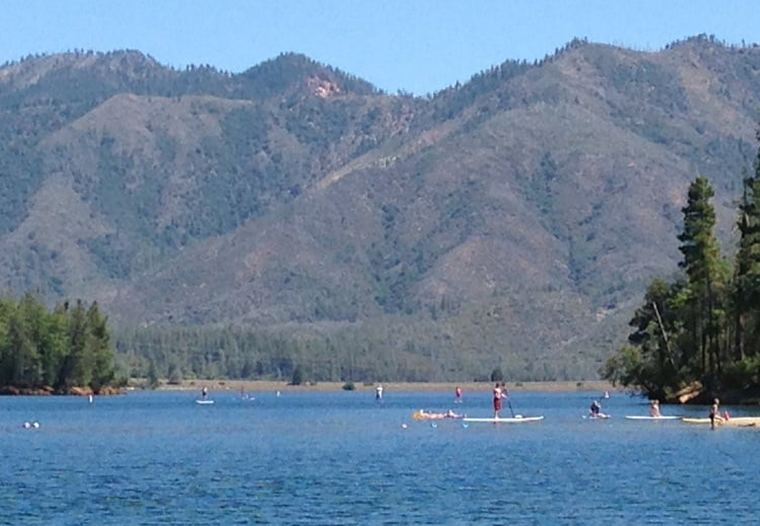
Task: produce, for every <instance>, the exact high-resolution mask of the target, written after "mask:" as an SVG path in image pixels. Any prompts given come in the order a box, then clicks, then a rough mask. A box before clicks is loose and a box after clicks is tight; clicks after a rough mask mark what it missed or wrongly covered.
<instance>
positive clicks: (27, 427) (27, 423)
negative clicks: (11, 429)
mask: <svg viewBox="0 0 760 526" xmlns="http://www.w3.org/2000/svg"><path fill="white" fill-rule="evenodd" d="M21 427H23V428H24V429H30V428H31V427H32V424H31V423H29V422H24V423H23V425H22V426H21Z"/></svg>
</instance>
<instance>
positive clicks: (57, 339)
mask: <svg viewBox="0 0 760 526" xmlns="http://www.w3.org/2000/svg"><path fill="white" fill-rule="evenodd" d="M113 356H114V355H113V350H112V348H111V343H110V333H109V330H108V325H107V320H106V317H105V316H104V315H103V314H102V313H101V312H100V309H99V308H98V304H97V303H92V304H91V305H90V306H89V307H85V305H84V304H83V303H82V302H81V301H77V302H76V304H75V305H69V303H68V302H67V303H63V304H61V305H58V306H57V307H55V308H54V309H53V310H52V311H49V310H48V309H47V308H46V307H45V306H44V305H43V304H42V302H41V301H40V300H39V299H37V298H36V297H35V296H33V295H31V294H27V295H25V296H24V297H22V298H21V299H19V300H15V299H13V298H0V388H2V389H3V390H5V391H8V392H13V391H14V390H22V391H23V390H46V391H50V392H58V393H65V392H69V391H70V390H71V389H72V388H75V387H76V388H85V389H86V388H90V389H92V390H93V391H95V392H99V391H101V390H102V389H103V388H104V387H106V386H110V385H112V384H113V383H114V377H115V375H114V361H113Z"/></svg>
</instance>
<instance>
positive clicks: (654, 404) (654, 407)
mask: <svg viewBox="0 0 760 526" xmlns="http://www.w3.org/2000/svg"><path fill="white" fill-rule="evenodd" d="M649 416H651V417H654V418H660V417H661V416H662V413H661V412H660V401H659V400H650V401H649Z"/></svg>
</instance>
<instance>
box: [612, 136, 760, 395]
mask: <svg viewBox="0 0 760 526" xmlns="http://www.w3.org/2000/svg"><path fill="white" fill-rule="evenodd" d="M758 140H759V141H760V132H758ZM713 195H714V192H713V189H712V187H711V185H710V182H709V181H708V180H707V179H706V178H704V177H697V178H696V179H694V181H693V182H692V183H691V185H690V186H689V189H688V198H687V203H686V206H685V207H684V208H683V209H682V213H683V230H682V232H681V234H680V235H679V236H678V241H679V242H680V245H679V250H680V252H681V255H682V259H681V261H680V263H679V267H680V269H681V272H680V273H679V275H678V277H677V278H676V279H674V280H671V281H665V280H662V279H659V278H658V279H654V280H653V281H652V282H651V284H650V285H649V287H648V289H647V291H646V294H645V296H644V302H643V304H642V305H641V306H640V307H639V308H638V309H637V310H636V312H635V314H634V316H633V318H632V319H631V321H630V326H631V327H632V328H633V330H632V332H631V334H630V335H629V337H628V344H627V345H625V346H624V347H623V348H621V349H620V350H619V351H618V352H617V353H616V354H615V355H613V356H612V357H611V358H610V359H609V360H608V362H607V363H606V365H605V366H604V369H603V371H602V373H603V376H604V377H605V378H607V379H609V380H612V381H613V382H616V383H620V384H622V385H624V386H630V387H633V388H636V389H640V390H641V391H643V392H644V393H645V394H647V395H649V396H650V397H654V398H659V399H663V400H671V401H674V400H680V401H685V400H687V399H689V398H690V397H694V399H696V400H701V401H704V400H706V399H708V398H710V397H712V396H714V395H717V394H718V393H721V394H724V395H728V396H730V397H731V398H732V399H736V400H741V399H746V398H748V397H754V396H756V395H757V394H758V393H759V392H760V150H758V153H757V156H756V158H755V162H754V170H753V171H752V172H751V173H745V174H744V177H743V192H742V196H741V198H740V200H739V203H738V210H737V219H736V230H737V232H738V248H737V250H736V254H735V255H734V256H733V257H732V258H728V257H725V256H723V255H722V254H721V251H720V247H719V245H718V241H717V239H716V237H715V233H714V230H715V223H716V217H715V209H714V207H713V205H712V202H711V199H712V197H713Z"/></svg>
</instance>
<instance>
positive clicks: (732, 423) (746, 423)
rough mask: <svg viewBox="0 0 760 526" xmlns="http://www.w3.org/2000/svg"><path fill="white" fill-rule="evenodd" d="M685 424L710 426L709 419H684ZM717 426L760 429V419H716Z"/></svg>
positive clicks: (742, 417)
mask: <svg viewBox="0 0 760 526" xmlns="http://www.w3.org/2000/svg"><path fill="white" fill-rule="evenodd" d="M682 421H683V422H684V423H685V424H707V425H710V419H709V418H683V419H682ZM715 425H720V426H729V427H760V417H758V416H735V417H731V418H729V419H728V420H726V419H724V418H716V419H715Z"/></svg>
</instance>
